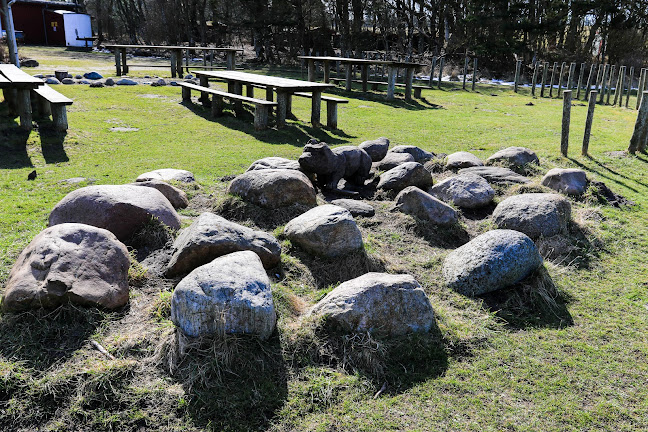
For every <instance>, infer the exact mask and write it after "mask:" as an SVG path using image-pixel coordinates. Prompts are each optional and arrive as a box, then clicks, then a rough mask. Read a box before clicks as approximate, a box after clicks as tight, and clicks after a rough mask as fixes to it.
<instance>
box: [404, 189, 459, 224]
mask: <svg viewBox="0 0 648 432" xmlns="http://www.w3.org/2000/svg"><path fill="white" fill-rule="evenodd" d="M394 210H398V211H400V212H403V213H405V214H408V215H411V216H415V217H417V218H419V219H421V220H425V221H429V222H432V223H434V224H437V225H452V224H455V223H457V220H458V216H457V211H456V210H455V209H453V208H452V207H450V206H449V205H447V204H446V203H444V202H443V201H440V200H438V199H436V198H434V197H433V196H432V195H430V194H428V193H426V192H424V191H422V190H421V189H419V188H417V187H416V186H410V187H407V188H405V189H403V190H402V191H401V192H400V193H399V194H398V195H397V196H396V204H395V205H394Z"/></svg>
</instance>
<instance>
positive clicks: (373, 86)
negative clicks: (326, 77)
mask: <svg viewBox="0 0 648 432" xmlns="http://www.w3.org/2000/svg"><path fill="white" fill-rule="evenodd" d="M330 81H333V82H346V79H345V78H331V79H330ZM352 82H354V83H357V84H362V80H359V79H355V80H352ZM367 84H371V90H378V86H379V85H384V86H386V85H388V84H389V83H387V82H385V81H367ZM395 86H396V87H407V84H404V83H396V84H395ZM412 88H413V89H414V97H415V98H419V99H420V98H421V90H431V89H432V87H430V86H426V85H415V84H412Z"/></svg>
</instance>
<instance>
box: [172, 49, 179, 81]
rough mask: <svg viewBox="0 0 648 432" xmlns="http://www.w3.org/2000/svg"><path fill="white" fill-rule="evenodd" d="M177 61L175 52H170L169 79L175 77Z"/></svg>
mask: <svg viewBox="0 0 648 432" xmlns="http://www.w3.org/2000/svg"><path fill="white" fill-rule="evenodd" d="M177 61H178V60H177V59H176V53H175V50H173V51H171V78H175V77H176V71H177V69H178V67H177V66H176V62H177Z"/></svg>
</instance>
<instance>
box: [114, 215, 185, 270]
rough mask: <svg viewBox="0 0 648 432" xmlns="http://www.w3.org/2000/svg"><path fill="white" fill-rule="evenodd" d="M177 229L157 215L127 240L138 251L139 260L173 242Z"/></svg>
mask: <svg viewBox="0 0 648 432" xmlns="http://www.w3.org/2000/svg"><path fill="white" fill-rule="evenodd" d="M175 235H176V233H175V231H174V230H172V229H171V228H169V227H168V226H167V225H165V224H164V223H162V222H161V221H160V220H158V219H157V218H155V217H152V218H151V219H150V220H149V221H148V222H147V223H146V224H144V226H143V227H142V228H140V229H139V230H138V231H137V232H136V233H135V234H133V236H132V237H131V238H130V239H129V240H128V242H126V243H127V244H128V245H129V246H131V247H132V248H133V249H135V250H136V251H137V253H136V255H137V258H138V260H139V261H141V260H142V259H143V258H145V257H146V256H147V255H149V254H150V253H151V252H153V251H155V250H157V249H161V248H163V247H165V246H166V245H170V244H171V243H173V239H174V238H175Z"/></svg>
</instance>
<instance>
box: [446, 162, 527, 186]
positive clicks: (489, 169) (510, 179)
mask: <svg viewBox="0 0 648 432" xmlns="http://www.w3.org/2000/svg"><path fill="white" fill-rule="evenodd" d="M459 174H476V175H478V176H480V177H483V178H485V179H486V181H488V182H489V183H494V184H498V183H521V184H522V183H529V181H530V180H529V179H528V178H526V177H524V176H523V175H520V174H518V173H516V172H515V171H513V170H511V169H509V168H501V167H494V166H477V167H470V168H464V169H460V170H459Z"/></svg>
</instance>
